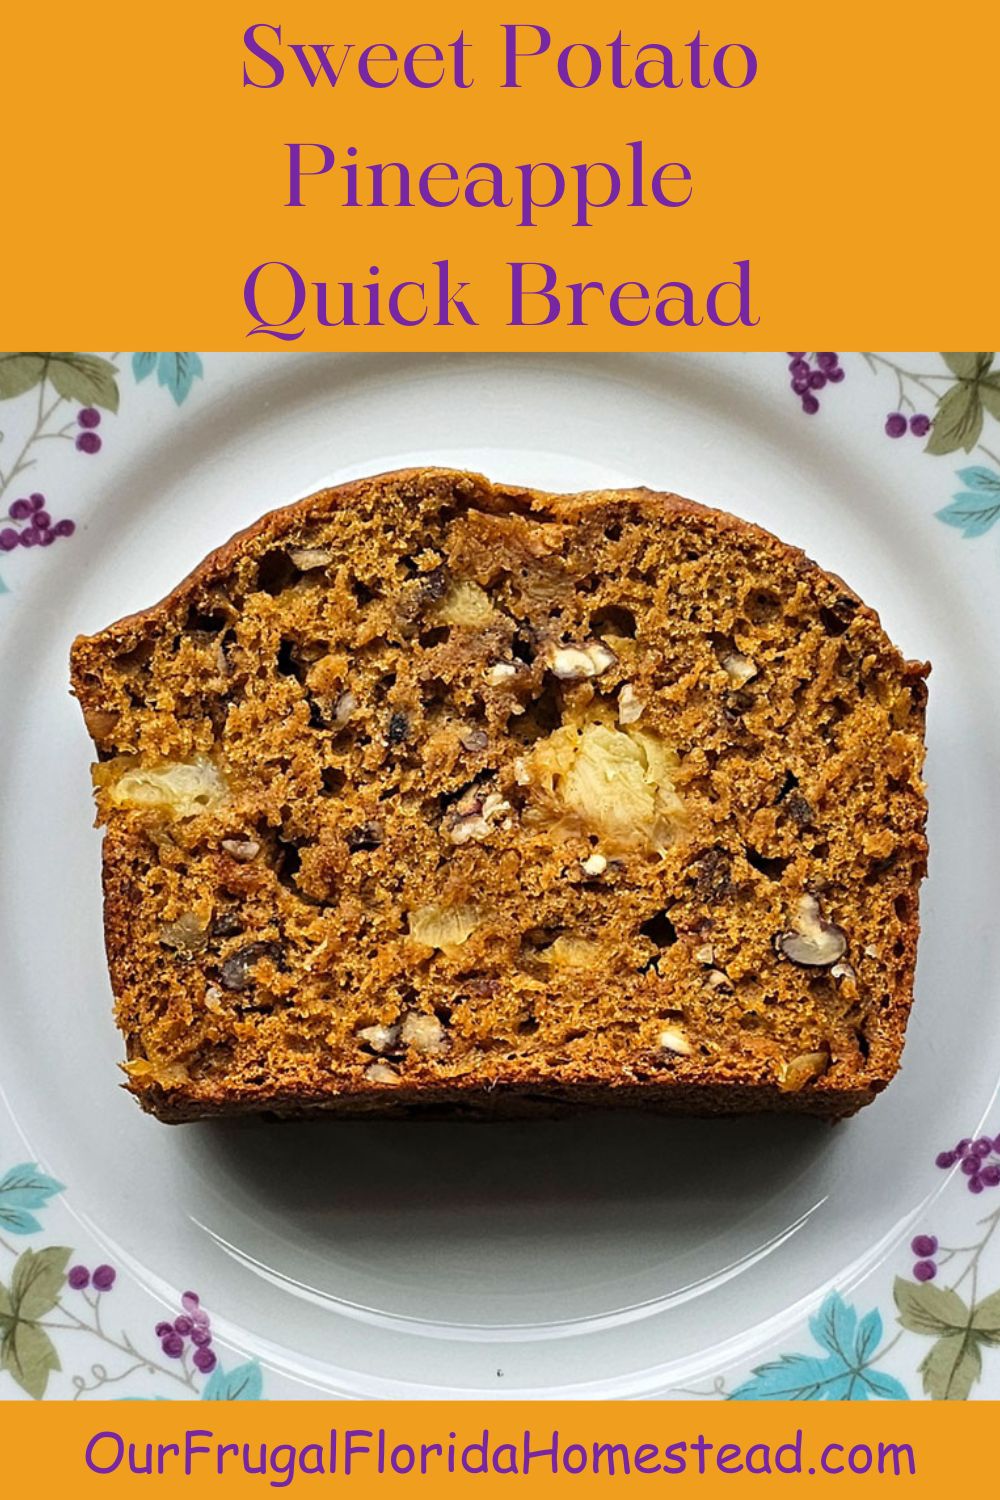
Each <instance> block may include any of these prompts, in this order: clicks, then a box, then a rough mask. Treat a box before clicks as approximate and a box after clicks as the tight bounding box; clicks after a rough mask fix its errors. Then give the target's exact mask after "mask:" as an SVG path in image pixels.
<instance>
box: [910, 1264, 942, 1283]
mask: <svg viewBox="0 0 1000 1500" xmlns="http://www.w3.org/2000/svg"><path fill="white" fill-rule="evenodd" d="M913 1275H914V1278H915V1280H917V1281H933V1280H934V1278H935V1276H936V1275H937V1266H936V1265H935V1264H934V1262H933V1261H932V1260H918V1261H917V1263H916V1265H915V1266H914V1267H913Z"/></svg>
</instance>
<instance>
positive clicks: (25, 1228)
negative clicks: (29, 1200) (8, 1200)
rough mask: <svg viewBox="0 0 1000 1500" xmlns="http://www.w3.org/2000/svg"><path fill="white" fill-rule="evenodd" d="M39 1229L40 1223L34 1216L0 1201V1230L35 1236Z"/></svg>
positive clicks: (24, 1209) (25, 1210)
mask: <svg viewBox="0 0 1000 1500" xmlns="http://www.w3.org/2000/svg"><path fill="white" fill-rule="evenodd" d="M41 1227H42V1226H41V1223H40V1221H39V1220H38V1219H36V1218H35V1216H34V1214H29V1213H28V1210H27V1209H26V1208H15V1207H14V1205H13V1204H10V1205H8V1204H5V1203H4V1202H3V1200H2V1199H0V1228H3V1229H7V1230H9V1231H10V1233H11V1234H37V1233H38V1231H39V1230H40V1229H41Z"/></svg>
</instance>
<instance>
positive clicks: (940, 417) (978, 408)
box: [924, 380, 983, 455]
mask: <svg viewBox="0 0 1000 1500" xmlns="http://www.w3.org/2000/svg"><path fill="white" fill-rule="evenodd" d="M982 430H983V406H982V402H981V401H980V399H979V387H978V386H977V384H976V383H975V381H965V380H963V381H961V382H960V383H959V384H958V385H953V386H952V387H951V388H950V389H949V390H947V391H945V393H944V395H943V396H942V397H941V399H940V400H939V402H938V405H937V411H936V412H935V413H934V425H933V427H932V428H931V435H930V437H929V438H928V439H927V444H926V447H925V448H924V452H925V453H936V454H938V455H941V454H943V453H954V452H956V451H957V449H959V448H964V449H965V451H966V453H971V452H972V450H973V448H974V447H975V446H976V444H977V443H978V441H979V435H980V433H981V432H982Z"/></svg>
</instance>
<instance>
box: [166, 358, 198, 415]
mask: <svg viewBox="0 0 1000 1500" xmlns="http://www.w3.org/2000/svg"><path fill="white" fill-rule="evenodd" d="M204 373H205V372H204V369H203V367H202V363H201V358H200V356H199V355H197V354H161V355H160V363H159V367H158V368H157V371H156V378H157V380H158V381H159V383H160V385H165V386H166V388H167V390H168V391H169V392H170V394H171V396H173V398H174V400H175V401H176V403H177V405H178V406H180V404H181V402H182V401H183V400H185V398H186V397H187V394H188V392H189V391H190V389H191V387H192V386H193V385H194V382H195V379H196V378H198V379H200V378H201V376H202V375H203V374H204Z"/></svg>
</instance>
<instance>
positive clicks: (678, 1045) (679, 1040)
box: [659, 1026, 694, 1057]
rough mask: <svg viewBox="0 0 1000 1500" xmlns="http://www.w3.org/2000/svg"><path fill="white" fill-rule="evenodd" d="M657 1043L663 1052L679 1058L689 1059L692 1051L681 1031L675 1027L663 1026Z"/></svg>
mask: <svg viewBox="0 0 1000 1500" xmlns="http://www.w3.org/2000/svg"><path fill="white" fill-rule="evenodd" d="M659 1041H660V1046H661V1047H662V1048H663V1050H664V1052H676V1053H677V1054H678V1056H680V1057H690V1055H691V1053H692V1051H693V1050H694V1049H693V1048H692V1046H691V1043H690V1042H689V1041H688V1039H687V1037H686V1036H685V1035H684V1033H683V1031H681V1030H680V1028H679V1027H677V1026H665V1027H664V1029H663V1030H662V1031H661V1032H660V1037H659Z"/></svg>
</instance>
